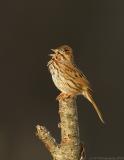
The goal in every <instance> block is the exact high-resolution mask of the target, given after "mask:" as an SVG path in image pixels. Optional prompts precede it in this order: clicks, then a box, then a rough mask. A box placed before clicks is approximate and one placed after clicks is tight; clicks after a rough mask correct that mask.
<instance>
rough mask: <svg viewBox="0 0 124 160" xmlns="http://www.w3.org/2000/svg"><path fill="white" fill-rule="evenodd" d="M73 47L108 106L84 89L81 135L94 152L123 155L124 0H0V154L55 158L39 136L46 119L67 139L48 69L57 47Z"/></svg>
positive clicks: (30, 159) (16, 158) (18, 159)
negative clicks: (93, 102) (87, 96)
mask: <svg viewBox="0 0 124 160" xmlns="http://www.w3.org/2000/svg"><path fill="white" fill-rule="evenodd" d="M62 44H68V45H70V46H71V47H72V48H73V50H74V56H75V62H76V64H77V66H78V67H79V68H80V69H81V70H82V71H83V73H84V74H85V75H86V76H87V77H88V79H89V81H90V82H91V86H92V89H93V90H94V98H95V100H96V102H97V104H98V105H99V108H100V109H101V111H102V112H103V115H104V120H105V122H106V124H105V125H102V124H101V122H100V121H99V119H98V116H97V115H96V113H95V111H94V110H93V108H92V106H91V104H90V103H89V102H88V101H87V100H86V99H84V98H83V97H81V96H79V97H78V100H77V103H78V113H79V124H80V138H81V140H82V142H84V143H85V145H86V150H87V157H88V158H89V159H90V158H91V159H92V158H93V157H103V158H105V157H123V156H124V137H123V135H124V124H123V123H124V115H123V114H124V102H123V100H124V96H123V90H124V88H123V83H124V74H123V68H124V62H123V61H124V1H122V0H104V1H102V0H89V1H86V0H85V1H84V0H77V1H72V0H68V1H67V0H52V1H50V0H37V1H32V0H18V1H17V0H9V1H6V0H5V1H0V159H1V160H34V159H37V160H48V159H51V157H50V154H49V152H48V151H47V149H46V148H45V147H44V145H43V144H41V143H40V141H39V140H38V138H37V137H36V136H35V131H36V129H35V126H36V125H37V124H43V125H45V126H46V127H47V128H48V130H50V132H51V134H52V135H53V136H54V137H55V138H56V139H57V141H58V142H59V141H60V130H59V129H58V128H57V124H58V122H59V115H58V102H57V101H56V100H55V98H56V96H57V95H58V94H59V91H58V90H57V89H56V88H55V86H54V84H53V82H52V80H51V75H50V73H49V72H48V69H47V66H46V64H47V62H48V61H49V59H50V57H49V56H48V54H50V52H51V51H50V49H51V48H55V47H58V46H59V45H62Z"/></svg>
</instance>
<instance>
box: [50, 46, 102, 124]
mask: <svg viewBox="0 0 124 160" xmlns="http://www.w3.org/2000/svg"><path fill="white" fill-rule="evenodd" d="M51 50H52V54H50V56H51V60H50V61H49V62H48V64H47V66H48V68H49V71H50V73H51V75H52V79H53V82H54V84H55V86H56V87H57V88H58V89H59V90H60V91H61V93H60V95H59V96H58V97H57V99H58V100H60V99H62V98H67V97H70V96H77V95H83V96H84V97H85V98H86V99H88V100H89V101H90V103H91V104H92V106H93V107H94V109H95V111H96V112H97V114H98V116H99V118H100V120H101V121H102V123H104V120H103V117H102V114H101V112H100V110H99V109H98V107H97V105H96V103H95V101H94V100H93V98H92V95H91V91H92V89H91V87H90V83H89V81H88V80H87V78H86V76H85V75H84V74H83V73H82V72H81V71H80V70H79V69H78V68H77V67H76V65H75V63H74V58H73V50H72V48H71V47H70V46H68V45H62V46H60V47H58V48H56V49H51Z"/></svg>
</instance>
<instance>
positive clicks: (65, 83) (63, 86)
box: [52, 74, 78, 93]
mask: <svg viewBox="0 0 124 160" xmlns="http://www.w3.org/2000/svg"><path fill="white" fill-rule="evenodd" d="M52 79H53V82H54V84H55V86H56V87H57V88H58V89H59V90H60V91H61V92H63V93H73V92H78V90H77V88H76V87H75V85H74V83H73V82H72V81H70V80H67V79H65V77H64V76H61V77H59V76H58V75H56V74H54V75H52Z"/></svg>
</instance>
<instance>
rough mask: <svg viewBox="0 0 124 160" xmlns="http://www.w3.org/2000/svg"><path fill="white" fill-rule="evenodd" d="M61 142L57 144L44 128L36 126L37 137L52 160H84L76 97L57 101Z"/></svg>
mask: <svg viewBox="0 0 124 160" xmlns="http://www.w3.org/2000/svg"><path fill="white" fill-rule="evenodd" d="M59 114H60V123H59V125H58V127H59V128H61V142H60V144H57V143H56V141H55V139H54V138H53V137H52V136H51V135H50V133H49V132H48V131H47V129H46V128H45V127H44V126H39V125H37V126H36V128H37V136H38V137H39V139H40V140H41V141H42V142H43V143H44V144H45V146H46V147H47V149H48V150H49V152H50V153H51V155H52V157H53V159H54V160H84V159H85V155H84V156H82V155H83V154H82V153H83V150H82V149H83V146H82V145H81V143H80V138H79V126H78V113H77V105H76V97H68V98H64V99H59Z"/></svg>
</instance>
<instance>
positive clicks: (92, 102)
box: [82, 90, 105, 123]
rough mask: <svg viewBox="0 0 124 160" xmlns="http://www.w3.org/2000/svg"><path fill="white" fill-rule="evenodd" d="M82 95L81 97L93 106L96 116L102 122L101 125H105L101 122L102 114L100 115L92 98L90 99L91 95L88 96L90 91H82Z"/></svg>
mask: <svg viewBox="0 0 124 160" xmlns="http://www.w3.org/2000/svg"><path fill="white" fill-rule="evenodd" d="M82 94H83V96H84V97H85V98H87V99H88V100H89V101H90V102H91V104H92V105H93V107H94V109H95V111H96V112H97V114H98V116H99V118H100V120H101V122H102V123H105V122H104V120H103V117H102V114H101V112H100V110H99V109H98V107H97V105H96V103H95V101H94V100H93V98H92V95H91V94H90V91H89V90H84V91H83V93H82Z"/></svg>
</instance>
